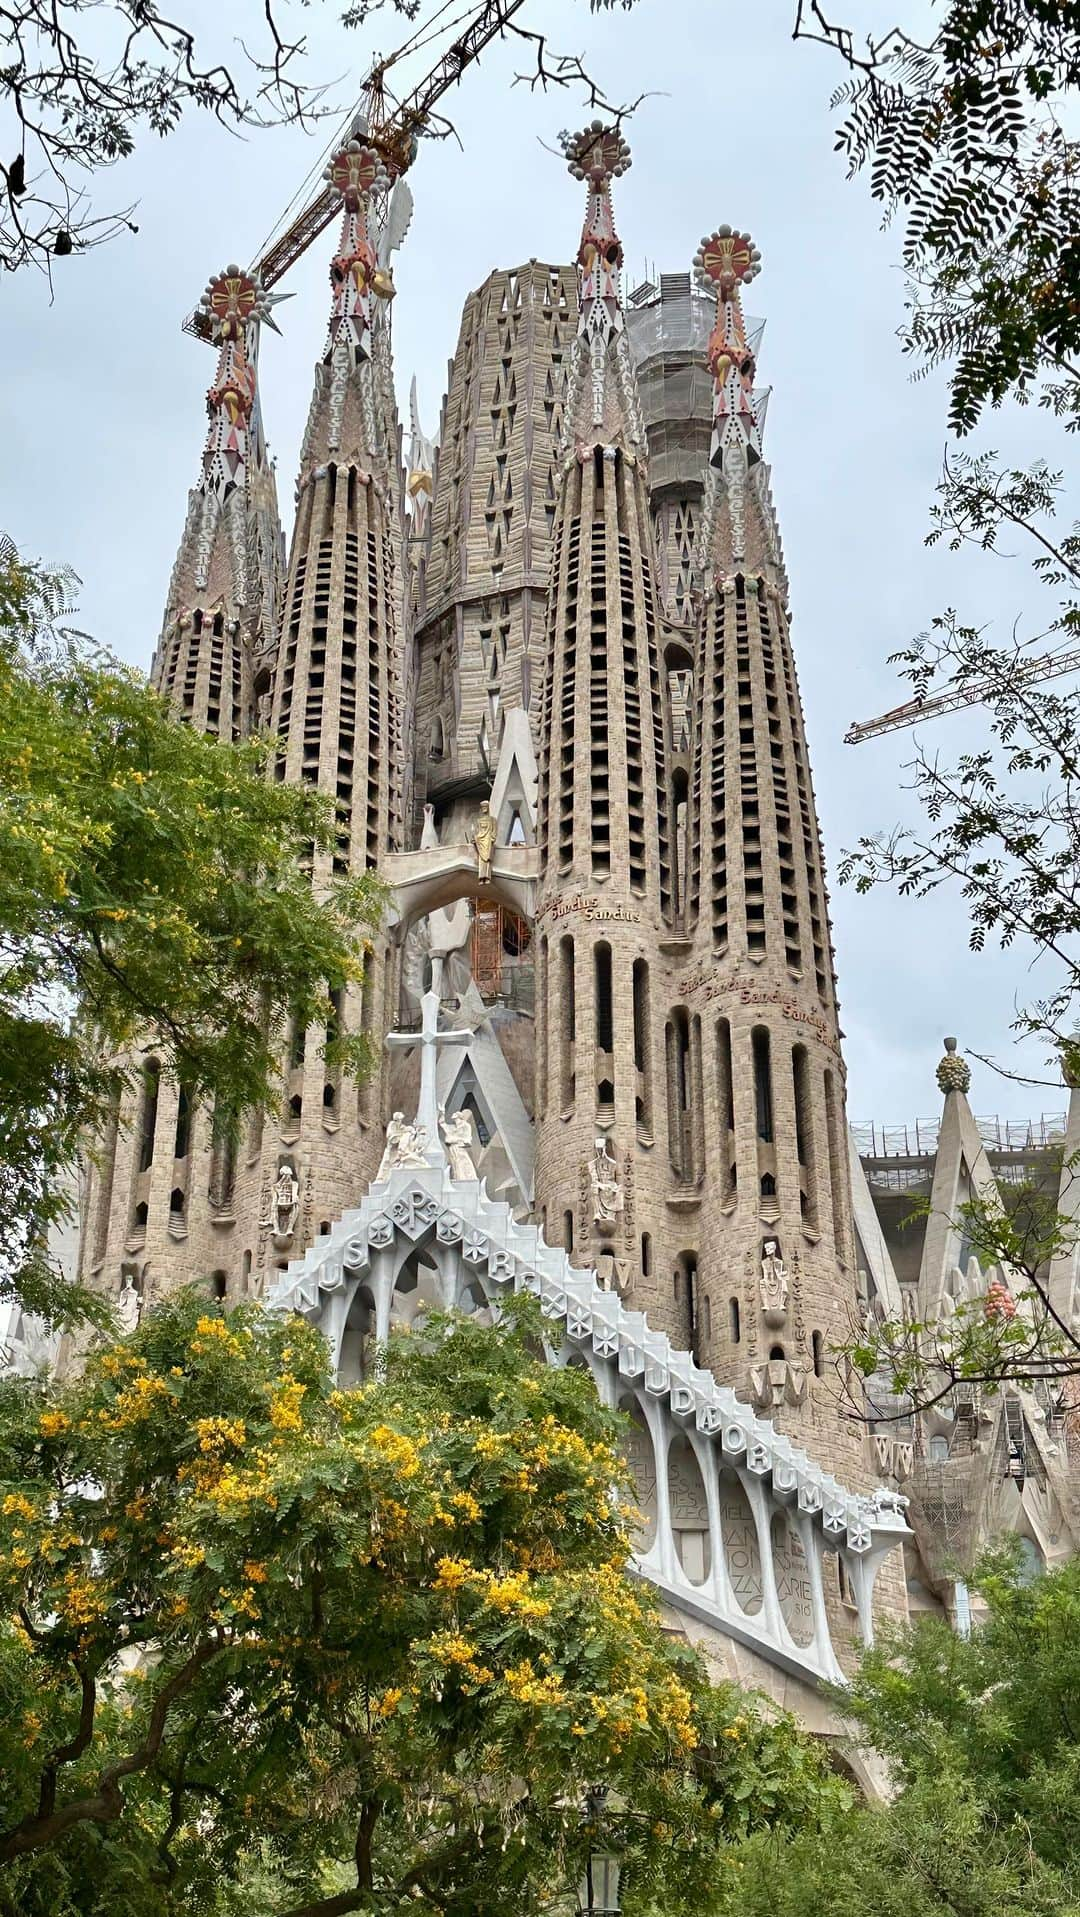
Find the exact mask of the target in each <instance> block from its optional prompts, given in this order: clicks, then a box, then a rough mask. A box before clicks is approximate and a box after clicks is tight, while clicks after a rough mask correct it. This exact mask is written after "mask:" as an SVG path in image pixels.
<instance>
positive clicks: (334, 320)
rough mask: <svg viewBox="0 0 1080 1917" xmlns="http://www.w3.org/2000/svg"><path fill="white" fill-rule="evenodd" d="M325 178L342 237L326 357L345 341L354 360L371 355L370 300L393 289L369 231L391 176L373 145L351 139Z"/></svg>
mask: <svg viewBox="0 0 1080 1917" xmlns="http://www.w3.org/2000/svg"><path fill="white" fill-rule="evenodd" d="M324 177H325V178H326V179H327V180H329V182H330V184H331V186H336V187H337V190H338V192H339V193H340V194H341V199H342V222H341V238H340V240H339V242H338V250H337V253H336V255H335V257H334V259H333V261H332V262H331V266H330V284H331V286H332V287H333V289H334V302H333V307H332V309H331V313H330V331H329V334H328V336H327V341H326V350H325V352H324V354H323V358H324V359H327V360H329V359H332V358H333V357H334V354H335V351H336V350H337V349H338V347H339V345H340V344H341V343H342V342H344V343H345V344H347V345H348V347H349V348H350V349H351V355H352V364H353V365H355V364H356V362H357V361H358V360H360V359H370V357H371V323H372V317H373V307H372V301H373V299H374V298H375V297H376V296H378V297H381V298H383V299H387V298H390V297H391V296H392V294H393V290H394V289H393V282H392V281H391V279H390V276H389V274H387V273H383V272H382V271H381V270H380V267H379V259H378V254H377V253H376V250H375V245H374V242H373V239H372V233H371V201H372V196H373V195H374V194H376V193H380V194H381V193H385V192H386V190H387V187H388V186H389V184H390V176H389V174H388V173H387V171H386V168H385V166H384V165H383V162H382V160H381V158H380V156H379V154H378V153H376V151H375V149H374V147H370V146H365V145H364V144H363V142H362V141H360V140H350V141H349V143H348V145H347V146H343V147H341V148H340V150H339V151H338V152H337V153H335V154H334V157H333V159H332V160H331V161H330V164H329V165H328V167H327V168H326V172H325V175H324Z"/></svg>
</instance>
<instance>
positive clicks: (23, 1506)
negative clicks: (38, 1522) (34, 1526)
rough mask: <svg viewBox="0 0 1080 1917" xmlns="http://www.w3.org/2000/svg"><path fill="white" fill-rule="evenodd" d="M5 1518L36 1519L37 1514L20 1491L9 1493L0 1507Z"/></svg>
mask: <svg viewBox="0 0 1080 1917" xmlns="http://www.w3.org/2000/svg"><path fill="white" fill-rule="evenodd" d="M2 1509H3V1513H4V1516H5V1518H36V1517H37V1512H36V1511H35V1509H34V1507H33V1505H32V1504H31V1502H30V1500H29V1498H25V1497H24V1496H23V1494H22V1492H21V1491H11V1492H9V1493H8V1495H7V1497H6V1498H5V1499H4V1503H3V1506H2Z"/></svg>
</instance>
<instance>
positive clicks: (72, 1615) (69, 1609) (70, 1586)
mask: <svg viewBox="0 0 1080 1917" xmlns="http://www.w3.org/2000/svg"><path fill="white" fill-rule="evenodd" d="M60 1608H61V1610H62V1612H63V1614H64V1616H65V1617H66V1618H67V1619H68V1621H69V1623H71V1624H81V1625H86V1624H93V1623H94V1622H95V1620H96V1619H98V1618H100V1617H101V1616H102V1614H103V1612H104V1611H105V1610H106V1609H107V1608H108V1600H107V1598H106V1597H105V1596H104V1594H103V1593H102V1590H101V1587H100V1585H94V1584H91V1583H90V1582H89V1580H88V1579H86V1578H81V1577H80V1576H79V1574H78V1572H77V1571H69V1572H68V1573H67V1576H66V1577H65V1579H64V1595H63V1598H62V1599H61V1603H60Z"/></svg>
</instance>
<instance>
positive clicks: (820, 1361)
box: [810, 1331, 825, 1378]
mask: <svg viewBox="0 0 1080 1917" xmlns="http://www.w3.org/2000/svg"><path fill="white" fill-rule="evenodd" d="M810 1343H811V1348H812V1350H813V1353H814V1376H815V1378H823V1377H824V1375H825V1340H824V1338H823V1337H822V1335H821V1332H820V1331H815V1333H814V1335H813V1337H812V1338H811V1340H810Z"/></svg>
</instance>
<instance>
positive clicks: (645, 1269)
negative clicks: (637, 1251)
mask: <svg viewBox="0 0 1080 1917" xmlns="http://www.w3.org/2000/svg"><path fill="white" fill-rule="evenodd" d="M641 1275H642V1277H643V1278H651V1277H652V1239H651V1237H650V1236H649V1233H648V1232H647V1231H643V1232H642V1234H641Z"/></svg>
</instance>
